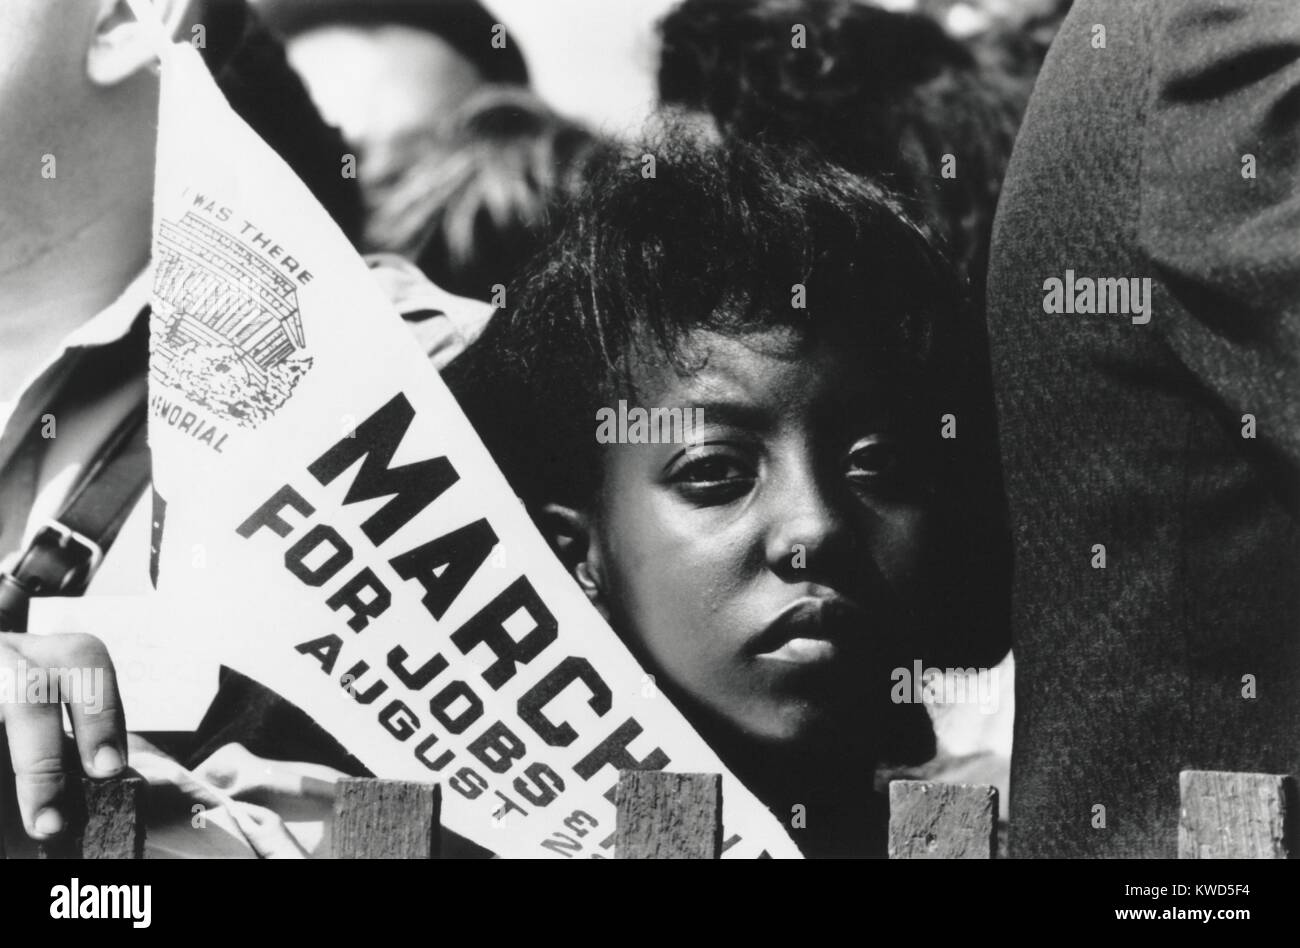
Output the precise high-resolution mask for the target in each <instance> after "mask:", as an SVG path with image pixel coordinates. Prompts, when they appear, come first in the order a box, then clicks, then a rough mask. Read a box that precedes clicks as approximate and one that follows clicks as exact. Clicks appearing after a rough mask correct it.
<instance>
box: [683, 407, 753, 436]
mask: <svg viewBox="0 0 1300 948" xmlns="http://www.w3.org/2000/svg"><path fill="white" fill-rule="evenodd" d="M684 410H687V411H692V412H695V411H698V412H701V413H702V416H703V417H702V421H703V423H704V424H706V425H711V424H719V425H733V426H735V427H737V428H750V429H753V430H756V431H761V430H763V429H765V428H768V427H770V426H771V424H772V417H771V415H770V414H769V413H768V412H767V411H765V410H764V409H763V408H762V407H761V406H759V405H755V404H754V403H753V402H739V401H729V400H711V401H699V402H689V403H687V404H686V405H685V406H684Z"/></svg>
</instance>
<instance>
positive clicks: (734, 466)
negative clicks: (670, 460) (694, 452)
mask: <svg viewBox="0 0 1300 948" xmlns="http://www.w3.org/2000/svg"><path fill="white" fill-rule="evenodd" d="M748 476H749V475H748V474H747V473H746V471H745V470H744V469H743V468H742V466H741V464H740V463H739V462H738V461H736V460H735V459H733V458H729V457H726V456H724V455H718V454H714V455H709V456H707V457H700V458H694V459H692V460H689V461H687V462H686V463H685V464H683V465H682V466H681V467H680V468H678V470H677V480H678V481H679V482H682V483H686V484H715V483H718V482H720V481H731V480H740V479H744V478H746V477H748Z"/></svg>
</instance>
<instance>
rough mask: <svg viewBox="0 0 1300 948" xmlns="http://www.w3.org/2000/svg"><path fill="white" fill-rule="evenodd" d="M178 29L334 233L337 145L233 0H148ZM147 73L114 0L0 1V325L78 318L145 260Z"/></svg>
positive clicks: (352, 224)
mask: <svg viewBox="0 0 1300 948" xmlns="http://www.w3.org/2000/svg"><path fill="white" fill-rule="evenodd" d="M153 6H154V8H155V9H156V10H157V11H158V13H159V14H160V15H161V16H162V18H163V20H164V22H165V23H166V24H167V26H168V27H169V28H170V29H171V30H172V32H173V35H174V36H176V37H178V38H179V39H182V40H188V39H190V38H191V37H192V35H194V34H193V32H192V28H193V27H194V26H195V25H202V26H203V27H204V28H205V30H206V34H205V39H206V48H205V49H204V50H203V52H204V55H205V57H206V58H207V61H208V64H209V66H210V68H212V69H213V71H214V73H215V74H216V75H217V76H218V78H219V81H220V82H221V83H222V85H223V87H224V88H225V90H226V92H227V94H228V95H230V96H231V98H232V101H233V103H234V104H235V106H236V108H237V109H238V110H240V111H243V112H244V113H245V115H246V116H247V117H248V118H249V120H250V122H251V123H252V124H253V126H254V127H255V128H256V129H257V130H258V131H259V132H260V133H261V134H262V135H263V136H264V137H266V138H267V139H268V140H269V141H270V142H271V144H272V145H273V146H275V147H277V148H279V149H280V150H281V152H282V154H284V155H285V157H286V159H287V160H289V161H290V163H291V164H293V165H294V166H295V170H297V171H298V173H299V174H300V175H301V176H302V177H303V178H304V180H306V181H307V183H308V184H309V186H311V187H313V189H314V190H315V192H316V194H317V196H318V197H319V198H320V199H321V201H322V202H323V203H324V204H325V205H326V207H327V208H328V209H329V210H330V211H331V212H332V213H333V214H334V215H335V217H336V219H338V220H339V222H340V224H342V225H343V226H344V228H345V230H348V231H350V232H351V233H352V235H354V236H355V234H356V231H357V229H358V226H359V224H360V198H359V194H358V193H357V190H356V187H355V185H356V182H353V181H346V180H342V179H341V178H340V176H339V174H338V167H339V155H340V154H341V153H342V151H343V148H342V143H341V140H340V139H338V137H337V136H335V135H333V134H332V133H331V132H330V131H329V129H327V128H326V127H325V126H324V125H323V124H322V123H321V122H320V119H319V116H318V115H317V114H316V112H315V111H314V109H313V107H312V105H311V103H310V101H309V100H308V99H307V97H306V92H305V90H304V89H303V88H302V86H301V84H300V83H299V82H298V80H297V77H296V76H294V75H293V73H292V72H291V71H290V70H289V68H288V65H287V63H286V62H285V59H284V56H283V52H282V50H280V49H279V47H278V46H277V45H276V44H275V43H274V41H273V40H271V39H270V37H269V36H267V35H266V34H265V33H264V32H261V31H259V30H258V28H257V25H256V22H255V21H254V20H251V19H249V18H248V17H247V11H246V9H245V6H244V4H243V0H153ZM158 94H159V72H158V70H157V68H156V55H155V51H154V46H153V45H152V43H151V41H150V38H149V32H148V31H147V29H145V28H144V27H142V26H141V25H140V24H139V23H137V21H136V19H135V17H134V16H133V15H132V13H131V10H130V8H129V6H128V5H127V4H126V3H125V2H124V0H4V2H3V3H0V208H3V209H4V222H3V227H0V302H3V304H4V305H3V306H0V322H3V323H6V324H8V325H12V326H17V325H19V323H24V327H23V329H22V332H23V333H24V335H25V336H29V337H30V336H33V335H35V333H36V329H35V328H34V327H35V326H36V325H37V324H36V323H32V324H30V325H28V324H26V321H25V320H24V316H26V315H30V316H31V317H32V319H33V320H43V321H52V320H53V319H55V318H57V319H58V320H61V321H63V322H64V323H65V324H66V325H75V324H76V323H77V322H79V321H84V320H85V319H88V318H89V317H90V316H92V315H94V313H96V312H98V311H99V310H100V309H102V308H103V307H105V306H106V305H108V304H109V303H110V302H112V301H113V299H115V298H116V296H117V295H118V294H119V293H121V291H122V290H123V289H124V288H125V286H126V285H127V284H128V283H129V282H130V281H131V279H132V278H133V277H135V276H136V275H137V274H138V273H139V272H140V271H141V270H142V269H143V268H144V266H145V264H146V262H147V260H148V257H149V247H150V238H151V229H152V202H153V185H154V152H155V145H156V136H157V120H158Z"/></svg>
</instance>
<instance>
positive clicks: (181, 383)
mask: <svg viewBox="0 0 1300 948" xmlns="http://www.w3.org/2000/svg"><path fill="white" fill-rule="evenodd" d="M162 58H163V67H162V100H161V111H160V120H159V140H158V175H157V185H156V193H155V223H154V267H155V285H154V300H153V313H152V317H151V339H152V343H151V368H150V395H149V412H150V443H151V445H152V449H153V457H154V485H155V491H156V498H155V503H154V526H155V531H156V534H157V535H156V537H155V540H156V545H157V547H158V561H157V564H156V567H157V583H158V592H159V601H160V602H166V603H168V604H169V605H168V606H167V608H168V610H169V617H170V618H171V619H172V620H174V622H175V624H176V627H177V628H178V629H183V630H184V632H183V634H185V635H186V636H192V637H199V638H202V639H203V640H204V641H205V647H206V648H214V649H216V650H217V652H218V653H219V654H220V656H221V658H222V661H223V662H224V663H225V664H227V665H230V666H232V667H234V668H236V669H238V670H239V671H241V672H243V673H245V674H247V675H249V676H250V677H252V678H255V679H257V680H259V681H261V682H262V683H263V684H265V685H267V686H268V687H270V688H272V689H273V690H275V691H277V692H278V693H280V694H281V695H283V696H284V697H285V698H287V699H288V700H290V701H292V702H293V703H294V704H296V705H297V706H298V707H300V708H302V709H303V710H304V711H306V712H307V713H308V714H310V715H311V716H312V717H313V718H314V719H315V720H316V721H318V722H319V723H320V724H321V725H322V726H323V727H324V728H325V729H326V730H328V731H329V732H330V733H332V734H333V735H334V736H335V737H336V738H337V739H338V740H339V741H340V742H341V743H342V744H343V745H344V746H345V747H346V748H347V749H348V750H349V751H350V752H352V753H353V754H354V755H355V756H356V757H357V758H358V759H359V760H361V761H362V762H363V763H364V764H365V765H366V766H367V767H368V768H369V769H370V770H371V771H372V772H374V773H375V774H376V775H378V776H383V777H390V778H406V779H429V780H438V781H440V782H441V783H442V785H443V800H444V809H443V821H444V823H445V824H446V825H447V826H448V828H450V829H451V830H453V831H455V832H457V833H460V834H462V835H464V836H466V837H468V838H469V839H471V840H473V841H475V842H477V843H479V844H481V845H483V846H485V847H487V848H488V849H491V850H492V851H493V852H496V853H498V854H500V855H503V856H511V857H548V856H549V857H556V858H566V857H567V858H573V857H586V856H597V857H600V856H610V855H612V841H613V831H614V805H613V802H612V801H613V789H614V786H615V783H616V781H617V772H618V770H619V769H621V768H648V769H671V770H676V771H691V772H715V773H722V774H723V780H724V785H723V787H724V789H723V800H724V846H725V847H726V848H725V855H727V856H742V857H755V856H760V855H769V856H772V857H797V856H798V850H797V849H796V847H795V846H794V844H793V843H792V842H791V840H790V838H789V836H788V835H787V834H786V833H785V831H784V829H783V828H782V826H781V824H780V823H779V822H778V821H777V819H776V818H775V817H774V816H773V815H772V814H771V813H770V812H769V811H768V810H766V809H765V808H764V807H763V806H762V805H761V804H760V803H759V802H758V800H757V799H756V798H755V797H754V796H753V795H752V794H751V793H749V792H748V791H747V790H746V789H745V788H744V787H743V786H742V785H741V784H740V783H739V782H738V781H737V780H736V779H735V778H734V777H733V776H732V775H731V774H730V773H728V772H726V769H725V768H724V767H723V766H722V764H721V762H720V761H719V760H718V759H717V757H716V756H715V755H714V753H713V752H712V751H711V750H710V748H709V747H708V746H707V745H706V744H705V743H704V741H703V740H702V739H701V738H699V737H698V736H697V735H696V734H695V732H694V731H693V730H692V729H691V727H690V726H689V725H688V723H687V722H686V720H685V719H684V718H683V717H682V716H681V715H680V713H679V712H678V711H677V710H676V709H675V708H674V707H673V706H672V705H671V703H670V702H669V701H668V699H667V698H665V697H664V696H663V695H662V694H660V693H659V691H658V690H657V689H656V688H655V687H654V682H653V679H652V678H651V677H650V676H648V675H646V674H645V672H644V671H643V669H641V668H640V667H639V666H638V664H637V663H636V661H635V660H634V659H633V657H632V656H631V654H630V653H629V652H628V650H627V649H626V647H625V646H624V645H623V644H622V643H621V642H620V641H619V640H618V638H617V637H616V636H615V634H614V633H613V632H612V631H611V630H610V628H609V627H608V626H607V625H606V624H605V622H604V621H603V619H602V618H601V617H600V616H599V614H598V613H597V612H596V611H595V610H594V609H593V608H592V607H591V605H590V604H589V603H588V602H587V600H586V598H585V597H584V596H583V595H582V593H581V592H580V590H579V589H578V587H577V585H576V584H575V583H574V582H573V581H572V579H571V578H570V577H569V576H568V575H567V574H566V572H565V571H564V569H563V567H562V566H561V564H560V563H559V562H558V560H556V559H555V557H554V556H553V554H552V553H551V551H550V549H549V548H548V547H547V545H546V543H545V541H544V540H543V539H542V537H541V536H540V534H539V533H538V532H537V531H536V529H535V528H534V526H533V524H532V522H531V520H530V519H529V517H528V515H527V513H526V511H525V510H524V508H523V506H522V505H521V504H520V503H519V501H518V500H517V499H516V497H515V495H514V494H513V492H512V491H511V489H510V487H509V486H508V484H507V483H506V481H505V480H504V478H503V477H502V475H501V474H500V472H499V471H498V469H497V468H496V466H495V465H494V464H493V462H492V460H491V458H490V457H489V456H488V454H487V452H486V450H485V449H484V448H483V446H482V444H481V442H480V441H479V439H478V437H477V435H476V434H475V432H474V430H473V429H472V427H471V426H470V424H469V423H468V421H467V420H466V418H465V417H464V415H463V414H462V413H461V411H460V409H459V407H458V406H457V404H456V402H455V401H454V399H453V398H452V397H451V395H450V393H449V392H448V391H447V389H446V387H445V386H444V385H443V383H442V381H441V379H440V378H439V377H438V375H437V373H436V372H435V371H433V369H432V368H431V367H430V366H429V364H428V362H427V361H426V360H425V358H424V357H423V355H422V354H421V352H420V351H419V348H418V347H417V346H416V345H415V343H414V342H413V340H412V338H411V336H410V334H409V332H408V331H407V329H406V327H405V326H404V325H403V324H402V322H401V320H400V318H399V317H398V316H397V315H396V313H395V312H394V311H393V309H392V307H391V304H390V303H389V301H388V300H387V299H386V298H385V296H384V294H383V293H382V292H381V291H380V290H379V288H378V287H377V286H376V284H375V283H374V281H373V279H372V278H371V276H370V274H369V273H368V272H367V269H366V267H365V265H364V263H363V262H362V261H361V259H360V258H359V257H358V256H357V254H356V252H355V251H354V250H353V249H352V247H351V246H350V245H349V244H348V242H347V241H346V239H345V238H344V237H343V235H342V234H341V233H340V232H339V231H338V229H337V228H336V227H335V226H334V224H333V223H332V222H331V221H330V219H329V218H328V216H327V215H326V213H325V212H324V211H323V210H322V209H321V207H320V206H319V205H318V204H317V203H316V202H315V200H314V199H313V198H312V197H311V195H310V194H309V192H308V191H307V189H306V188H305V187H304V186H303V185H302V184H301V182H299V181H298V179H297V178H296V177H295V176H294V175H293V173H292V172H291V171H290V170H289V169H288V167H287V166H286V165H285V164H284V163H283V162H282V161H281V160H280V159H279V158H278V157H277V156H276V155H275V154H274V153H273V152H272V151H271V149H270V148H268V147H267V146H266V145H265V144H264V143H263V142H262V141H261V140H260V139H258V138H257V136H256V135H255V134H254V133H253V132H252V131H251V130H250V129H249V128H248V127H247V126H246V125H245V124H244V123H243V122H242V121H241V120H240V119H239V118H238V117H237V116H236V115H235V113H234V112H233V111H232V110H231V109H230V108H229V106H228V105H227V104H226V102H225V100H224V98H223V97H222V96H221V93H220V92H219V90H218V89H217V87H216V85H215V84H214V82H213V81H212V79H211V78H210V76H209V75H208V73H207V71H206V69H205V67H204V65H203V64H202V61H201V60H200V58H199V56H198V55H197V53H195V51H194V50H193V49H191V48H189V47H187V46H184V45H177V46H168V47H167V48H166V50H165V52H164V53H163V57H162ZM593 432H594V420H593ZM593 436H594V434H593ZM678 594H679V593H678V592H677V591H674V590H669V589H666V590H664V595H666V596H673V595H678ZM127 712H128V714H129V713H130V709H129V708H128V709H127Z"/></svg>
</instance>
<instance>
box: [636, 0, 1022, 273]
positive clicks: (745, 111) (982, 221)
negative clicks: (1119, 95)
mask: <svg viewBox="0 0 1300 948" xmlns="http://www.w3.org/2000/svg"><path fill="white" fill-rule="evenodd" d="M798 27H802V28H803V29H802V33H801V35H799V36H796V30H797V28H798ZM660 33H661V35H662V39H663V48H662V52H661V58H660V66H659V92H660V97H661V100H662V102H663V103H664V104H666V105H672V106H677V107H681V108H686V109H693V110H697V111H701V112H704V113H706V114H708V115H711V116H712V118H713V120H714V122H715V123H716V125H717V127H718V129H719V130H720V131H721V132H722V133H723V134H725V135H733V136H738V137H740V138H746V139H753V138H764V139H768V140H771V141H778V142H779V141H786V142H789V143H792V144H794V143H811V144H812V145H813V146H815V147H816V148H817V149H818V150H820V151H821V152H822V153H823V154H825V155H826V156H827V157H828V158H830V159H832V160H834V161H836V162H837V163H839V164H840V165H842V166H843V167H845V168H847V169H848V170H850V171H853V172H856V173H859V174H864V175H870V176H876V177H879V178H882V179H883V180H885V181H887V182H888V183H889V184H890V185H891V186H892V187H893V188H894V189H895V190H897V191H898V192H900V193H902V194H903V195H904V196H905V197H907V198H908V199H910V201H911V204H910V207H909V210H911V211H912V213H913V214H914V216H916V217H918V218H920V219H921V220H923V221H924V222H926V223H927V224H928V226H929V227H930V228H931V229H932V230H933V231H934V233H935V234H936V235H937V236H938V237H939V238H940V240H941V241H942V242H943V243H944V244H945V245H946V247H947V250H948V252H949V254H950V255H951V256H952V257H953V259H954V260H955V261H956V262H957V263H958V264H959V266H960V269H961V271H962V273H963V274H964V275H965V276H966V277H967V278H968V279H969V280H970V281H971V282H972V283H973V284H974V285H975V287H976V295H978V287H979V286H980V285H981V284H982V277H983V272H984V267H985V263H986V260H987V250H988V240H989V234H990V232H991V230H992V222H993V212H994V209H995V207H996V205H997V198H998V192H999V188H1000V186H1001V183H1002V177H1003V175H1004V174H1005V172H1006V165H1007V161H1008V160H1009V158H1010V154H1011V146H1012V144H1013V143H1014V140H1015V134H1016V129H1017V126H1018V124H1019V120H1020V115H1021V112H1022V109H1023V105H1024V102H1025V101H1026V100H1027V98H1028V94H1029V82H1027V81H1026V80H1025V79H1023V78H1021V77H1016V76H1013V75H1011V74H1009V73H1006V72H1005V71H1003V70H1000V69H998V68H995V67H993V66H990V65H985V64H982V63H981V62H980V60H979V59H978V58H977V57H976V55H975V53H974V52H973V51H972V49H971V47H970V46H968V45H967V44H965V43H963V42H961V41H960V40H958V39H956V38H954V37H952V36H950V35H949V34H948V33H946V32H945V31H944V29H943V28H942V27H941V26H940V25H939V24H938V23H937V22H936V21H935V20H933V19H931V18H930V17H927V16H923V15H919V14H906V13H895V12H891V11H888V10H882V9H879V8H876V7H873V6H869V5H866V4H864V3H860V2H856V0H752V2H737V0H685V2H683V3H682V4H681V5H680V6H678V7H677V8H676V9H674V10H673V11H672V12H671V13H670V14H669V15H668V16H667V17H666V18H665V19H664V20H663V22H662V23H661V24H660ZM945 166H946V167H947V170H946V171H945Z"/></svg>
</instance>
